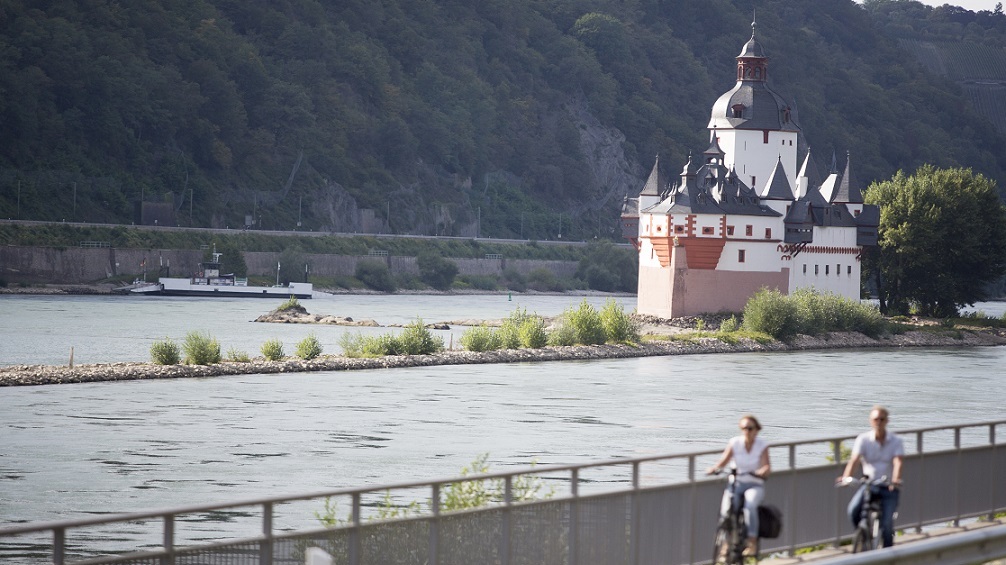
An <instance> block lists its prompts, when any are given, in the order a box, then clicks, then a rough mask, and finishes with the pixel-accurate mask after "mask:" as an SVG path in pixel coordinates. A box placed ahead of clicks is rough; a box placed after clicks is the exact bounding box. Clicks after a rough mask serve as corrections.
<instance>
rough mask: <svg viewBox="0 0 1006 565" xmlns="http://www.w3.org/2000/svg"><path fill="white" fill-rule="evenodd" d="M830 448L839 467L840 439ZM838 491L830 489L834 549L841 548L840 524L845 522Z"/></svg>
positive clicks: (840, 461)
mask: <svg viewBox="0 0 1006 565" xmlns="http://www.w3.org/2000/svg"><path fill="white" fill-rule="evenodd" d="M831 447H832V451H831V453H832V455H831V456H832V458H833V459H834V460H835V463H836V464H838V465H841V464H842V440H841V439H836V440H835V441H833V442H832V444H831ZM839 490H840V489H837V488H836V489H832V491H834V492H832V495H831V497H832V499H833V500H834V504H835V512H837V516H836V517H835V541H834V542H832V546H834V547H841V546H842V524H843V523H844V522H845V517H844V515H845V512H844V511H843V510H844V509H843V508H842V505H841V504H839V501H840V500H841V498H840V497H839V492H838V491H839Z"/></svg>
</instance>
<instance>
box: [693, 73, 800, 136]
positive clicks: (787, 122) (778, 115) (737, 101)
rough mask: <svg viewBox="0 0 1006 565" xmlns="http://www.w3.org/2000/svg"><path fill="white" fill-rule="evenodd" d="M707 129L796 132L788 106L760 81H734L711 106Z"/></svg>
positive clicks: (796, 128) (797, 128) (797, 129)
mask: <svg viewBox="0 0 1006 565" xmlns="http://www.w3.org/2000/svg"><path fill="white" fill-rule="evenodd" d="M707 127H709V128H724V129H766V130H773V131H780V130H781V131H799V129H800V127H799V126H797V125H796V123H795V122H793V120H792V119H791V117H790V113H789V105H788V104H786V101H785V100H783V99H782V97H781V96H779V95H778V94H776V93H775V92H773V91H772V89H771V88H769V87H768V85H767V84H766V83H764V82H749V81H737V84H735V85H734V87H733V88H731V89H730V90H728V91H727V92H725V93H723V95H722V96H720V97H719V99H718V100H716V103H715V104H713V109H712V112H711V115H710V118H709V125H708V126H707Z"/></svg>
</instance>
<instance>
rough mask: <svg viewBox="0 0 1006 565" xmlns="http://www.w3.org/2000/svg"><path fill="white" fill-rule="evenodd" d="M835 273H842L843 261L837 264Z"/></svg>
mask: <svg viewBox="0 0 1006 565" xmlns="http://www.w3.org/2000/svg"><path fill="white" fill-rule="evenodd" d="M835 274H836V275H841V274H842V264H841V263H838V264H836V265H835Z"/></svg>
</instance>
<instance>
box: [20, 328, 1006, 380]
mask: <svg viewBox="0 0 1006 565" xmlns="http://www.w3.org/2000/svg"><path fill="white" fill-rule="evenodd" d="M1004 344H1006V335H1003V333H1002V331H1001V330H999V331H992V330H960V329H957V330H946V331H937V332H934V331H909V332H904V333H899V334H892V335H887V336H883V337H881V338H879V339H873V338H870V337H868V336H865V335H863V334H859V333H854V332H836V333H831V334H827V335H825V336H818V337H811V336H798V337H797V338H795V339H794V340H792V341H791V342H789V343H783V342H780V341H771V342H768V343H760V342H757V341H754V340H751V339H743V338H742V339H737V340H731V341H729V342H728V341H723V340H720V339H717V338H715V337H689V338H687V339H669V340H654V341H649V340H647V341H645V342H643V343H641V344H637V345H589V346H570V347H545V348H541V349H510V350H501V351H489V352H484V353H475V352H471V351H460V350H449V351H444V352H442V353H438V354H435V355H395V356H387V357H376V358H350V357H342V356H334V355H329V356H321V357H319V358H317V359H313V360H310V361H305V360H300V359H286V360H282V361H267V360H265V359H263V358H258V359H254V360H252V361H250V362H246V363H240V362H224V363H217V364H215V365H154V364H151V363H111V364H95V365H76V366H73V367H62V366H44V365H18V366H10V367H2V368H0V386H25V385H44V384H60V383H84V382H97V381H119V380H135V379H172V378H193V377H195V378H198V377H215V376H224V375H245V374H270V373H301V372H310V371H352V370H359V369H390V368H397V367H426V366H435V365H472V364H486V363H528V362H547V361H567V360H585V359H614V358H625V357H647V356H658V355H692V354H703V353H743V352H754V351H794V350H808V349H850V348H852V349H855V348H866V347H948V346H955V347H961V346H964V347H975V346H992V345H1004Z"/></svg>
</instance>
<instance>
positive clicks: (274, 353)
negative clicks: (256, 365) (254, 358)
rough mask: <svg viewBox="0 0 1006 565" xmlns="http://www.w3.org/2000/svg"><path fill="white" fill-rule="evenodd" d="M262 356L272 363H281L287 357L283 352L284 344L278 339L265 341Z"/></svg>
mask: <svg viewBox="0 0 1006 565" xmlns="http://www.w3.org/2000/svg"><path fill="white" fill-rule="evenodd" d="M262 355H263V356H264V357H265V358H266V359H268V360H270V361H279V360H280V359H282V358H283V357H285V356H286V354H285V353H284V352H283V342H282V341H280V340H278V339H276V338H271V339H267V340H265V343H263V344H262Z"/></svg>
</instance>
